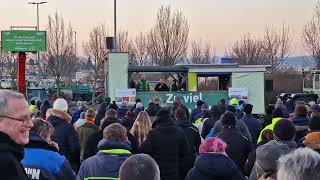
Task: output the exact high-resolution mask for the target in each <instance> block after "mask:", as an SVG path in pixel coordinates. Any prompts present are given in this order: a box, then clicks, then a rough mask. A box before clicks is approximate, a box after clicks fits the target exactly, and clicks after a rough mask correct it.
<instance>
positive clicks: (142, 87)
mask: <svg viewBox="0 0 320 180" xmlns="http://www.w3.org/2000/svg"><path fill="white" fill-rule="evenodd" d="M137 91H149V83H148V82H147V81H146V80H141V81H139V82H138V84H137Z"/></svg>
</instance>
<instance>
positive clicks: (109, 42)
mask: <svg viewBox="0 0 320 180" xmlns="http://www.w3.org/2000/svg"><path fill="white" fill-rule="evenodd" d="M106 42H107V49H114V37H106Z"/></svg>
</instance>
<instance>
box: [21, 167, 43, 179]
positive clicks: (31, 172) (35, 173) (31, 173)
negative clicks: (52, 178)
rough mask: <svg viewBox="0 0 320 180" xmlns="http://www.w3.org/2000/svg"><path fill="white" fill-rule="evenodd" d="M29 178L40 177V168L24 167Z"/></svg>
mask: <svg viewBox="0 0 320 180" xmlns="http://www.w3.org/2000/svg"><path fill="white" fill-rule="evenodd" d="M24 170H25V171H26V173H27V175H28V178H29V179H40V169H37V168H24Z"/></svg>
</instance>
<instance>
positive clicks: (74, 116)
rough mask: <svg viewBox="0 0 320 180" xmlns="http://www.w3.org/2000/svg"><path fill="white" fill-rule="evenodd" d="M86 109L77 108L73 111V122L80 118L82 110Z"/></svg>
mask: <svg viewBox="0 0 320 180" xmlns="http://www.w3.org/2000/svg"><path fill="white" fill-rule="evenodd" d="M85 111H86V110H84V109H77V110H75V111H73V112H72V113H71V117H72V120H71V124H73V123H74V122H76V121H77V120H78V119H79V118H80V114H81V113H82V112H85Z"/></svg>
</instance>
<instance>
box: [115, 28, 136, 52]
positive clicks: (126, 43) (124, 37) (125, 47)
mask: <svg viewBox="0 0 320 180" xmlns="http://www.w3.org/2000/svg"><path fill="white" fill-rule="evenodd" d="M132 47H133V42H132V40H130V39H129V33H128V31H127V30H120V31H119V32H118V34H117V49H116V50H117V51H118V52H131V51H132Z"/></svg>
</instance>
